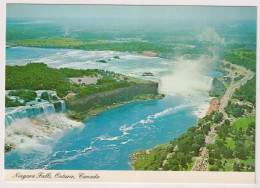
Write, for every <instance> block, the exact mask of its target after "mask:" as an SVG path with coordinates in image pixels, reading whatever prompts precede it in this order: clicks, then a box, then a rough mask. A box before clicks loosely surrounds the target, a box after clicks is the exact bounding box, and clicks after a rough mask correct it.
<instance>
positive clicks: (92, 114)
mask: <svg viewBox="0 0 260 188" xmlns="http://www.w3.org/2000/svg"><path fill="white" fill-rule="evenodd" d="M164 97H165V96H164V94H158V95H156V96H155V98H153V99H145V100H143V99H134V100H131V101H126V102H122V103H118V104H114V105H111V106H105V107H103V108H97V109H95V110H92V111H89V112H87V113H83V114H82V118H79V119H77V118H73V117H72V116H71V115H73V114H74V113H76V112H74V111H72V113H70V112H65V115H66V116H67V118H69V119H71V120H74V121H77V122H83V121H85V120H86V119H88V118H91V117H94V116H96V115H98V114H100V113H102V112H105V111H106V110H110V109H112V108H116V107H119V106H122V105H125V104H130V103H133V102H142V101H152V100H157V99H162V98H164ZM95 111H96V112H95Z"/></svg>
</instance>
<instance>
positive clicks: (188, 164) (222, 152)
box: [129, 63, 255, 171]
mask: <svg viewBox="0 0 260 188" xmlns="http://www.w3.org/2000/svg"><path fill="white" fill-rule="evenodd" d="M228 64H229V65H230V67H229V68H227V67H226V66H225V70H226V71H227V75H224V76H223V78H226V77H228V76H230V77H231V80H235V81H234V82H232V83H230V86H227V90H226V92H225V94H224V95H223V96H222V97H221V99H219V98H214V99H212V101H211V104H210V107H209V108H208V111H207V114H206V115H205V117H203V118H201V119H199V120H198V122H197V123H196V125H195V126H192V127H190V128H189V129H188V130H187V131H186V132H185V133H184V134H182V135H181V136H179V137H178V138H175V139H174V140H173V141H171V142H169V143H168V144H169V145H168V146H167V147H162V146H163V145H159V146H156V147H154V148H152V149H149V150H148V151H149V152H147V150H141V149H139V150H137V151H136V152H134V153H133V154H130V155H129V158H131V159H132V160H133V161H132V162H130V163H129V165H131V167H132V168H133V169H135V170H165V171H167V170H173V171H188V170H192V171H207V170H210V171H221V170H220V169H223V170H224V171H226V170H227V171H254V158H255V156H254V149H253V148H254V135H255V132H254V130H255V128H254V127H255V121H254V118H249V119H248V118H247V117H251V116H253V115H252V114H254V113H255V110H254V108H253V109H252V110H251V111H250V112H248V111H247V110H244V111H243V113H244V114H243V113H242V116H241V118H232V116H231V117H230V116H228V115H227V114H226V112H225V111H226V107H227V106H228V104H229V102H230V104H231V103H233V102H234V100H235V101H236V102H238V99H237V98H236V99H232V94H233V93H235V90H236V89H238V88H240V87H241V86H243V85H245V84H246V83H247V82H248V81H249V80H250V79H252V78H253V73H252V72H251V71H250V70H247V69H245V68H244V67H241V66H240V69H242V70H243V71H244V74H245V75H244V77H242V78H241V77H240V79H238V80H236V79H235V76H238V74H235V73H236V71H237V70H236V69H235V68H237V65H234V64H231V63H228ZM234 67H235V68H234ZM238 71H239V70H238ZM232 76H234V77H232ZM215 97H216V96H215ZM236 97H237V96H236ZM223 101H224V102H223ZM240 103H241V101H240ZM247 103H248V102H247ZM244 104H245V106H244V109H247V108H249V107H250V106H253V104H250V105H249V107H248V106H246V103H244ZM244 119H245V120H244ZM235 122H243V125H242V124H241V125H240V124H238V125H236V123H235ZM230 125H233V127H234V128H232V129H230V130H229V126H230ZM241 127H243V128H242V130H243V129H245V130H246V132H244V133H243V132H241ZM227 129H228V131H229V132H230V133H231V134H232V135H236V137H234V136H232V137H230V135H229V134H227V133H226V132H227ZM226 137H230V138H229V139H228V140H227V139H226ZM243 137H245V138H246V140H247V141H248V143H250V144H248V147H249V148H251V150H250V151H248V152H246V151H244V150H245V149H246V148H245V147H244V148H243V149H240V147H241V146H242V142H244V141H243V139H241V138H243ZM252 138H253V139H252ZM231 139H232V141H230V140H231ZM216 140H217V141H218V142H216V143H215V141H216ZM236 141H238V142H239V143H237V142H236ZM220 142H221V143H220ZM240 142H241V143H240ZM173 147H174V148H175V147H177V150H175V149H173ZM216 152H218V153H216ZM209 153H210V154H209ZM234 158H236V161H234ZM231 160H232V161H233V162H231V163H230V162H226V161H231ZM237 161H243V162H245V163H243V164H242V165H240V164H238V163H239V162H237ZM252 161H253V162H252ZM226 164H227V165H231V164H235V165H234V166H233V168H230V167H227V166H226ZM245 164H248V166H247V168H244V165H245Z"/></svg>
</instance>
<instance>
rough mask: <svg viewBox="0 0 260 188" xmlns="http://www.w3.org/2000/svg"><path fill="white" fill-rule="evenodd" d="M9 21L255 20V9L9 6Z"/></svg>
mask: <svg viewBox="0 0 260 188" xmlns="http://www.w3.org/2000/svg"><path fill="white" fill-rule="evenodd" d="M10 17H15V18H20V17H25V18H28V17H39V18H101V19H102V18H108V19H113V18H121V19H122V18H123V19H124V18H126V19H140V18H143V19H149V18H151V19H213V20H223V19H227V20H255V19H256V7H207V6H116V5H28V4H27V5H25V4H24V5H21V4H8V5H7V18H10Z"/></svg>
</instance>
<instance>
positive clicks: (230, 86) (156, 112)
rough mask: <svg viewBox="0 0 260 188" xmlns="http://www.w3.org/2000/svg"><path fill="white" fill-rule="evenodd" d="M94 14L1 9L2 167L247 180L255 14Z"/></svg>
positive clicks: (146, 10)
mask: <svg viewBox="0 0 260 188" xmlns="http://www.w3.org/2000/svg"><path fill="white" fill-rule="evenodd" d="M68 6H70V5H68ZM74 6H75V7H76V5H74ZM93 6H95V8H96V9H94V8H92V7H91V6H87V5H84V6H83V5H78V7H77V10H78V13H77V12H75V10H76V9H66V8H65V7H66V6H60V5H55V6H53V7H56V8H57V12H56V11H54V12H53V10H56V8H53V9H52V8H50V7H52V5H49V7H48V6H47V5H42V6H41V5H30V6H29V5H23V6H21V5H8V6H7V19H6V65H5V90H6V91H5V169H27V170H28V169H44V170H136V171H221V172H224V171H229V172H230V171H232V172H255V144H256V143H255V134H256V133H255V130H256V121H255V119H256V74H257V70H256V67H257V66H256V10H255V9H254V10H253V7H240V8H241V9H238V7H200V6H194V7H193V6H192V7H189V6H178V7H177V6H161V7H157V6H147V7H146V6H140V7H139V6H136V7H135V6H105V5H102V6H100V7H99V6H97V5H93ZM102 7H104V9H102ZM32 8H35V10H39V11H38V13H39V15H38V14H37V15H33V12H34V11H32ZM132 8H135V9H132ZM155 9H156V10H157V11H158V13H161V17H158V16H157V17H156V19H155V17H154V15H155V14H154V12H153V11H154V10H155ZM19 10H22V11H21V12H20V11H19ZM40 10H41V11H40ZM44 10H45V11H50V12H49V14H48V15H43V14H42V12H44ZM83 10H84V11H83ZM97 10H99V11H100V12H95V11H97ZM101 10H102V11H101ZM103 10H104V11H103ZM123 10H124V11H123ZM138 10H139V11H138ZM206 10H207V11H206ZM238 10H240V11H238ZM242 10H243V11H245V12H244V13H245V14H242V13H241V14H240V12H242ZM27 11H28V12H30V11H31V13H32V15H30V16H29V17H28V15H27V14H26V12H27ZM133 12H136V14H134V15H131V14H132V13H133ZM195 12H196V13H195ZM208 12H212V15H209V14H208ZM238 12H239V13H238ZM58 13H61V15H62V16H61V15H58ZM65 13H66V14H67V15H65ZM119 13H120V14H119ZM128 13H131V14H128ZM177 13H178V14H177ZM184 13H185V14H184ZM198 13H201V14H198ZM216 13H218V14H216ZM222 13H223V14H222ZM247 13H248V15H249V14H250V15H251V16H249V17H246V15H247ZM79 14H80V15H79ZM233 14H234V15H233ZM254 14H255V15H254ZM17 15H20V16H17ZM26 15H27V16H26ZM76 15H77V16H76ZM140 15H142V16H140ZM158 15H159V14H158ZM180 15H181V16H180ZM201 15H204V16H203V18H202V17H200V16H201ZM214 15H215V16H216V15H218V16H217V18H216V17H215V16H214ZM223 15H227V16H226V17H225V18H224V17H223ZM228 16H229V17H228ZM244 16H245V17H244ZM235 17H237V19H235ZM205 18H206V19H205ZM233 18H234V19H233Z"/></svg>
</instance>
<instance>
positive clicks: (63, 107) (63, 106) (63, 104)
mask: <svg viewBox="0 0 260 188" xmlns="http://www.w3.org/2000/svg"><path fill="white" fill-rule="evenodd" d="M60 103H61V111H62V112H63V111H65V110H66V103H65V101H63V100H60Z"/></svg>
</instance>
